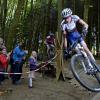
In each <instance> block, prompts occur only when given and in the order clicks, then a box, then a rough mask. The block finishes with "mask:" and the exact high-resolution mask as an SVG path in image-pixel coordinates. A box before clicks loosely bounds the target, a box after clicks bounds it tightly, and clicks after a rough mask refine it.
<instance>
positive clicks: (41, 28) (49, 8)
mask: <svg viewBox="0 0 100 100" xmlns="http://www.w3.org/2000/svg"><path fill="white" fill-rule="evenodd" d="M99 2H100V1H99V0H0V37H2V38H3V39H4V41H5V44H6V46H7V49H8V51H10V50H11V49H12V48H13V47H14V46H15V44H16V43H18V42H20V41H24V42H25V43H26V49H28V50H30V51H31V50H32V49H34V48H35V50H38V47H39V45H38V37H39V33H41V34H42V40H43V41H44V40H45V38H46V35H47V33H48V32H49V31H52V32H53V33H55V35H56V33H57V32H58V39H59V41H60V40H61V30H60V27H59V26H60V22H61V20H62V18H61V11H62V9H63V8H66V7H70V8H71V9H72V10H73V14H76V15H78V16H80V17H81V18H82V19H84V20H85V21H86V22H87V23H88V24H89V34H88V35H87V39H86V41H87V43H88V46H89V48H91V38H90V37H91V31H92V29H93V27H94V26H95V27H96V37H97V38H96V40H97V42H96V47H97V52H99V51H100V13H99V12H100V8H99V4H100V3H99ZM80 29H81V28H80V27H79V30H80ZM42 45H43V44H42ZM42 47H44V46H42ZM57 48H59V44H57ZM42 49H44V48H42Z"/></svg>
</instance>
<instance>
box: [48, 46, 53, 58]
mask: <svg viewBox="0 0 100 100" xmlns="http://www.w3.org/2000/svg"><path fill="white" fill-rule="evenodd" d="M54 56H55V46H54V45H49V50H48V58H49V59H51V58H53V57H54Z"/></svg>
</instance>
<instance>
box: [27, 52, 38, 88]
mask: <svg viewBox="0 0 100 100" xmlns="http://www.w3.org/2000/svg"><path fill="white" fill-rule="evenodd" d="M28 63H29V68H30V72H29V75H28V78H29V88H32V79H34V78H35V69H36V67H37V53H36V51H32V53H31V56H30V58H29V60H28Z"/></svg>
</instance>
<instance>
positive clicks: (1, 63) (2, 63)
mask: <svg viewBox="0 0 100 100" xmlns="http://www.w3.org/2000/svg"><path fill="white" fill-rule="evenodd" d="M0 67H2V68H4V69H5V68H7V67H8V59H7V57H6V56H5V55H4V54H1V55H0Z"/></svg>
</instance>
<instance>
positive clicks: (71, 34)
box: [61, 15, 83, 43]
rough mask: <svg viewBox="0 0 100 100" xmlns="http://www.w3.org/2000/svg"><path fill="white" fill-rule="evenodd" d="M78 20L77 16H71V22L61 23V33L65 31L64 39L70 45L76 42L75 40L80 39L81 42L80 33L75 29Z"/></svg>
mask: <svg viewBox="0 0 100 100" xmlns="http://www.w3.org/2000/svg"><path fill="white" fill-rule="evenodd" d="M79 20H80V18H79V17H78V16H77V15H71V22H70V23H66V21H65V20H63V21H62V22H61V29H62V31H66V32H67V33H68V34H67V36H66V38H67V39H68V41H69V42H70V43H73V42H74V41H76V39H78V38H80V42H81V41H82V40H83V39H82V37H81V35H80V33H79V32H78V31H77V29H76V22H78V21H79Z"/></svg>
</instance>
